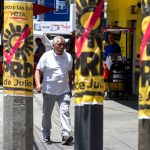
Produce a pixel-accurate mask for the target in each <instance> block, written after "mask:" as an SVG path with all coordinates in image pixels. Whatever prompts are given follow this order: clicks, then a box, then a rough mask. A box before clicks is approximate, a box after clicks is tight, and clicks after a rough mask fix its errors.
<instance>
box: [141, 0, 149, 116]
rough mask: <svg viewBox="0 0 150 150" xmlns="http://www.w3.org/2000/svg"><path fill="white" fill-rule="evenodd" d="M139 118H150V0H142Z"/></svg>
mask: <svg viewBox="0 0 150 150" xmlns="http://www.w3.org/2000/svg"><path fill="white" fill-rule="evenodd" d="M142 6H143V7H142V25H141V30H142V43H141V50H140V66H141V68H140V81H139V96H140V97H139V119H150V12H149V11H147V10H148V8H150V1H148V0H142Z"/></svg>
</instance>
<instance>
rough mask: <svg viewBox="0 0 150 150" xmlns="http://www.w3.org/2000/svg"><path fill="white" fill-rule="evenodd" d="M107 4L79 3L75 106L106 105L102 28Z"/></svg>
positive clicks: (96, 2)
mask: <svg viewBox="0 0 150 150" xmlns="http://www.w3.org/2000/svg"><path fill="white" fill-rule="evenodd" d="M103 5H104V0H97V1H86V0H77V1H76V7H77V32H76V39H75V51H76V59H75V104H76V106H80V105H81V106H82V105H84V104H89V105H94V104H98V105H99V104H100V105H101V104H103V90H104V83H103V76H102V41H101V33H100V31H101V26H102V20H101V19H102V16H103Z"/></svg>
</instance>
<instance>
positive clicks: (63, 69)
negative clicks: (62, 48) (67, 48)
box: [36, 50, 73, 95]
mask: <svg viewBox="0 0 150 150" xmlns="http://www.w3.org/2000/svg"><path fill="white" fill-rule="evenodd" d="M72 63H73V60H72V57H71V55H70V54H69V53H67V52H64V53H63V54H62V55H57V54H56V53H55V52H54V51H53V50H50V51H47V52H45V53H44V54H43V55H42V57H41V58H40V60H39V63H38V64H37V67H36V69H39V70H40V71H41V72H43V83H42V92H43V93H48V94H53V95H61V94H63V93H67V92H69V91H70V89H69V76H68V72H69V71H71V69H72Z"/></svg>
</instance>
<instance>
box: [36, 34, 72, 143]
mask: <svg viewBox="0 0 150 150" xmlns="http://www.w3.org/2000/svg"><path fill="white" fill-rule="evenodd" d="M64 49H65V39H64V37H62V36H56V37H54V39H53V50H51V51H47V52H46V53H44V54H43V55H42V57H41V58H40V60H39V63H38V64H37V67H36V71H35V82H36V90H37V92H39V93H40V92H41V91H42V93H43V118H42V126H43V137H44V141H45V142H50V134H51V131H50V130H51V127H52V125H51V115H52V111H53V107H54V104H55V102H57V103H58V105H59V109H60V120H61V125H62V132H61V136H62V144H63V145H68V144H69V143H70V142H72V141H73V137H72V136H71V120H70V112H69V106H70V100H71V94H70V93H71V81H70V80H71V70H72V63H73V60H72V57H71V55H70V54H69V53H67V52H65V51H64ZM41 73H43V83H42V84H40V76H41ZM69 83H70V84H69Z"/></svg>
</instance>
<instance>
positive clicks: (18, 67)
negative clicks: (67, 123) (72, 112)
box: [3, 0, 33, 150]
mask: <svg viewBox="0 0 150 150" xmlns="http://www.w3.org/2000/svg"><path fill="white" fill-rule="evenodd" d="M32 30H33V4H32V0H4V28H3V60H4V62H3V71H4V73H3V92H4V117H3V118H4V120H3V127H4V129H3V149H4V150H32V149H33V31H32Z"/></svg>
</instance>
